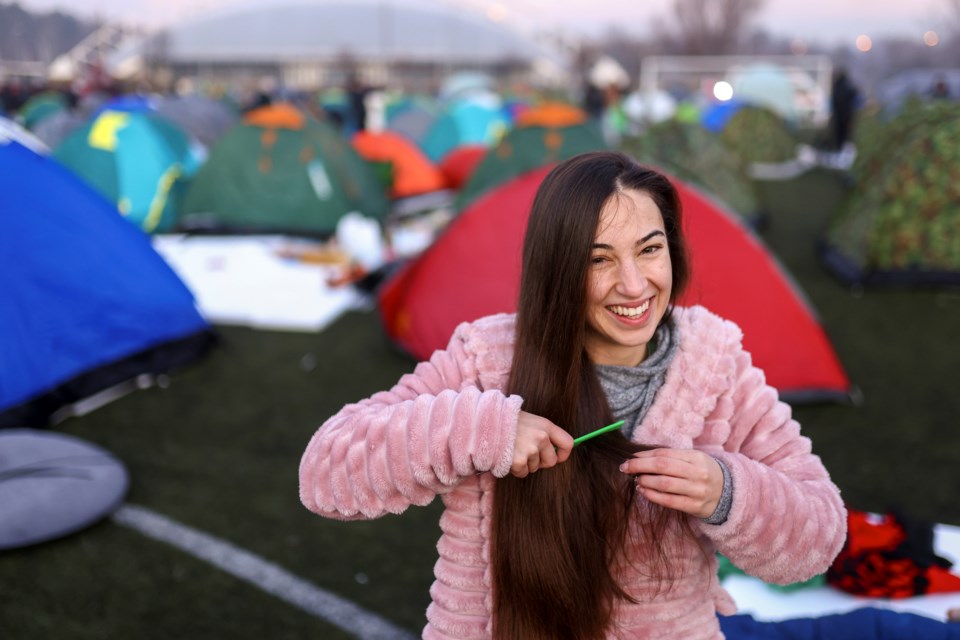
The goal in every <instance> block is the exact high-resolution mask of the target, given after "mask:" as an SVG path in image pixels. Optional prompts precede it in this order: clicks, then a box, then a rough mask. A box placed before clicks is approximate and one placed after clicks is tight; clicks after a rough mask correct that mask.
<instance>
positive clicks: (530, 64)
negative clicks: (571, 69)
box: [117, 1, 568, 91]
mask: <svg viewBox="0 0 960 640" xmlns="http://www.w3.org/2000/svg"><path fill="white" fill-rule="evenodd" d="M128 55H129V54H128ZM136 55H137V57H138V58H139V61H140V63H141V65H142V71H143V72H145V73H149V74H154V75H157V74H159V75H160V77H163V78H165V79H166V80H168V81H172V82H178V81H181V80H183V79H186V80H188V81H194V82H199V83H207V82H216V83H221V84H226V85H228V86H230V85H236V84H237V83H242V82H249V81H250V79H251V78H260V79H262V80H267V79H269V80H270V81H271V82H273V83H275V84H276V85H279V86H282V87H284V88H287V89H292V90H305V91H309V90H315V89H319V88H323V87H329V86H343V85H345V84H346V82H347V80H348V78H349V77H351V76H356V77H357V78H358V79H359V80H360V81H361V82H363V83H365V84H368V85H378V86H389V87H395V88H401V89H405V90H408V91H432V90H434V89H436V88H437V87H438V86H439V84H440V82H441V81H442V79H443V78H444V77H446V76H447V75H449V74H451V73H453V72H457V71H464V70H471V71H482V72H486V73H489V74H491V75H493V76H494V77H496V78H498V80H500V81H501V82H503V83H505V84H506V83H513V82H517V81H520V82H525V83H527V84H530V85H533V86H545V87H556V86H562V85H564V84H565V83H566V82H567V80H568V75H567V74H568V72H567V69H566V62H565V61H564V60H562V59H561V57H560V56H559V55H557V54H556V53H554V52H552V51H550V50H548V49H547V48H546V47H544V46H542V45H540V44H538V43H536V42H534V41H532V40H530V39H528V38H525V37H523V36H522V35H520V34H519V33H517V32H515V31H513V30H511V29H509V28H507V27H506V26H504V25H503V24H502V23H498V22H494V21H493V20H490V19H488V18H486V17H485V16H478V15H475V14H469V13H465V12H462V11H461V12H456V13H454V12H453V11H451V10H450V9H446V8H442V7H438V8H433V9H427V8H418V7H411V6H404V5H403V4H402V3H399V2H385V1H380V2H372V1H368V2H363V1H359V2H358V1H354V2H350V3H345V2H344V3H324V4H315V5H292V6H286V7H283V6H281V7H277V6H271V7H270V8H264V9H247V10H244V11H240V12H236V13H230V14H221V15H218V16H216V17H210V18H206V19H198V20H195V21H192V22H189V23H185V24H182V25H177V26H174V27H171V28H169V29H167V30H165V31H163V32H161V33H158V34H155V35H154V36H153V37H151V38H150V39H149V40H147V41H146V42H144V44H143V45H142V46H141V47H140V49H139V52H138V53H137V54H136ZM119 64H120V63H119V62H118V63H117V66H119ZM127 67H128V68H129V67H130V65H129V63H128V64H127Z"/></svg>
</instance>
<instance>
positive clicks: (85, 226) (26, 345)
mask: <svg viewBox="0 0 960 640" xmlns="http://www.w3.org/2000/svg"><path fill="white" fill-rule="evenodd" d="M0 194H3V195H2V197H0V224H2V225H3V229H2V231H0V262H2V269H3V270H4V272H5V275H4V277H3V278H2V279H0V309H2V312H0V362H2V363H3V366H2V367H0V427H13V426H17V427H31V426H47V425H49V423H50V422H51V419H52V417H53V414H54V413H55V412H57V411H58V410H59V409H61V408H63V407H66V406H67V405H71V404H73V403H76V402H78V401H80V400H83V399H85V398H87V397H89V396H92V395H94V394H97V393H99V392H101V391H104V390H106V389H109V388H111V387H114V386H116V385H118V384H121V383H124V382H127V381H129V380H132V379H134V378H136V377H137V376H140V375H141V374H151V375H156V374H160V373H167V372H169V371H171V370H172V369H175V368H177V367H180V366H182V365H186V364H188V363H190V362H192V361H194V360H196V359H197V358H199V357H200V356H202V355H203V354H204V353H205V352H206V351H207V349H208V348H209V347H210V346H211V345H212V344H213V342H214V334H213V331H212V330H211V328H210V326H209V324H208V323H207V321H206V320H205V319H204V318H203V317H202V316H201V315H200V313H199V312H198V311H197V308H196V306H195V304H194V300H193V295H192V294H191V293H190V291H189V290H188V289H187V288H186V286H184V284H183V283H182V282H181V281H180V279H179V278H178V277H177V275H176V274H175V273H174V272H173V270H172V269H170V267H169V266H168V265H167V264H166V263H165V262H164V261H163V259H162V258H161V257H160V255H159V254H157V253H156V252H155V251H154V250H153V248H152V247H151V245H150V240H149V237H148V236H147V235H146V234H145V233H143V232H142V231H141V230H140V229H138V228H137V227H135V226H134V225H131V224H130V223H129V222H127V221H126V220H124V219H123V217H121V215H120V214H119V212H118V211H117V209H116V207H115V206H114V205H112V204H111V203H109V202H107V201H106V200H105V199H104V198H103V197H102V196H100V195H99V194H97V193H96V192H95V191H94V190H93V189H92V188H91V187H89V186H87V185H86V184H85V183H83V182H82V181H81V180H80V178H77V177H76V176H74V175H73V174H72V173H70V171H68V170H67V169H66V168H64V167H62V166H61V165H59V164H58V163H57V162H56V161H55V160H53V159H51V158H49V157H46V156H41V155H38V154H37V153H35V152H34V151H32V150H30V149H28V148H27V147H25V146H23V145H21V144H20V143H19V142H16V141H15V140H13V139H12V138H10V137H5V136H0Z"/></svg>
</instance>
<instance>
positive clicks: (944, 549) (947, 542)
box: [723, 524, 960, 621]
mask: <svg viewBox="0 0 960 640" xmlns="http://www.w3.org/2000/svg"><path fill="white" fill-rule="evenodd" d="M933 548H934V551H935V552H936V553H937V555H939V556H941V557H943V558H946V559H947V560H950V561H951V562H953V563H954V569H953V570H954V571H956V570H957V568H960V527H955V526H951V525H945V524H938V525H936V526H935V527H934V540H933ZM723 587H724V588H725V589H726V590H727V591H729V592H730V595H731V596H733V599H734V600H735V601H736V603H737V607H738V609H739V613H747V614H750V615H752V616H753V617H754V619H756V620H763V621H779V620H788V619H791V618H812V617H820V616H826V615H831V614H834V613H845V612H847V611H853V610H854V609H859V608H861V607H877V608H883V609H891V610H894V611H901V612H905V613H915V614H918V615H923V616H926V617H928V618H934V619H937V620H940V621H944V620H946V619H947V611H948V610H950V609H953V608H955V607H960V592H958V593H943V594H931V595H925V596H917V597H913V598H902V599H884V598H864V597H860V596H854V595H852V594H849V593H846V592H844V591H840V590H839V589H835V588H833V587H831V586H820V587H809V588H802V589H797V590H795V591H780V590H777V589H775V588H773V587H771V586H770V585H767V584H765V583H764V582H762V581H760V580H758V579H756V578H752V577H750V576H745V575H741V574H737V575H731V576H728V577H727V578H726V579H725V580H724V581H723Z"/></svg>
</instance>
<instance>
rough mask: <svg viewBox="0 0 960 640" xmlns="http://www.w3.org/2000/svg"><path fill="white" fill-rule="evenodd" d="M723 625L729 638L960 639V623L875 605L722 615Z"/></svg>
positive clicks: (736, 639) (833, 639)
mask: <svg viewBox="0 0 960 640" xmlns="http://www.w3.org/2000/svg"><path fill="white" fill-rule="evenodd" d="M720 628H721V629H722V630H723V633H724V635H725V636H726V637H727V640H960V623H957V622H940V621H939V620H934V619H932V618H927V617H925V616H921V615H917V614H913V613H904V612H900V611H891V610H888V609H878V608H875V607H864V608H862V609H854V610H853V611H849V612H847V613H838V614H833V615H826V616H820V617H816V618H794V619H790V620H781V621H778V622H762V621H759V620H754V619H753V617H752V616H749V615H735V616H720Z"/></svg>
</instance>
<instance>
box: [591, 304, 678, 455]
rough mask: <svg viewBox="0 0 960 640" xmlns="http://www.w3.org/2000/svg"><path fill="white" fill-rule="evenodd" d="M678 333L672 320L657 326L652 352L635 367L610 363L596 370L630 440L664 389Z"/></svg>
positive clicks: (649, 347)
mask: <svg viewBox="0 0 960 640" xmlns="http://www.w3.org/2000/svg"><path fill="white" fill-rule="evenodd" d="M676 333H677V331H676V327H675V325H674V323H673V319H670V320H668V321H667V322H664V323H663V324H661V325H660V326H659V327H657V330H656V332H655V333H654V334H653V339H652V340H651V341H650V344H648V345H647V348H648V349H649V350H650V353H648V354H647V357H646V358H644V359H643V362H641V363H640V364H638V365H637V366H636V367H618V366H615V365H608V364H604V365H597V367H596V369H597V375H598V376H599V378H600V386H602V387H603V392H604V393H605V394H606V395H607V403H608V404H609V405H610V410H611V411H612V412H613V415H614V417H615V418H616V419H617V420H624V421H625V422H624V426H623V429H622V431H623V434H624V435H625V436H627V439H630V438H632V437H633V432H634V430H636V428H637V425H639V424H640V422H641V421H642V420H643V417H644V416H645V415H646V414H647V410H648V409H649V408H650V406H651V405H652V404H653V399H654V398H655V397H656V396H657V391H659V390H660V387H661V386H663V381H664V380H665V379H666V377H667V369H668V368H669V367H670V363H671V362H672V361H673V356H674V355H675V354H676V352H677V345H678V343H679V340H678V339H677V336H676Z"/></svg>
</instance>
